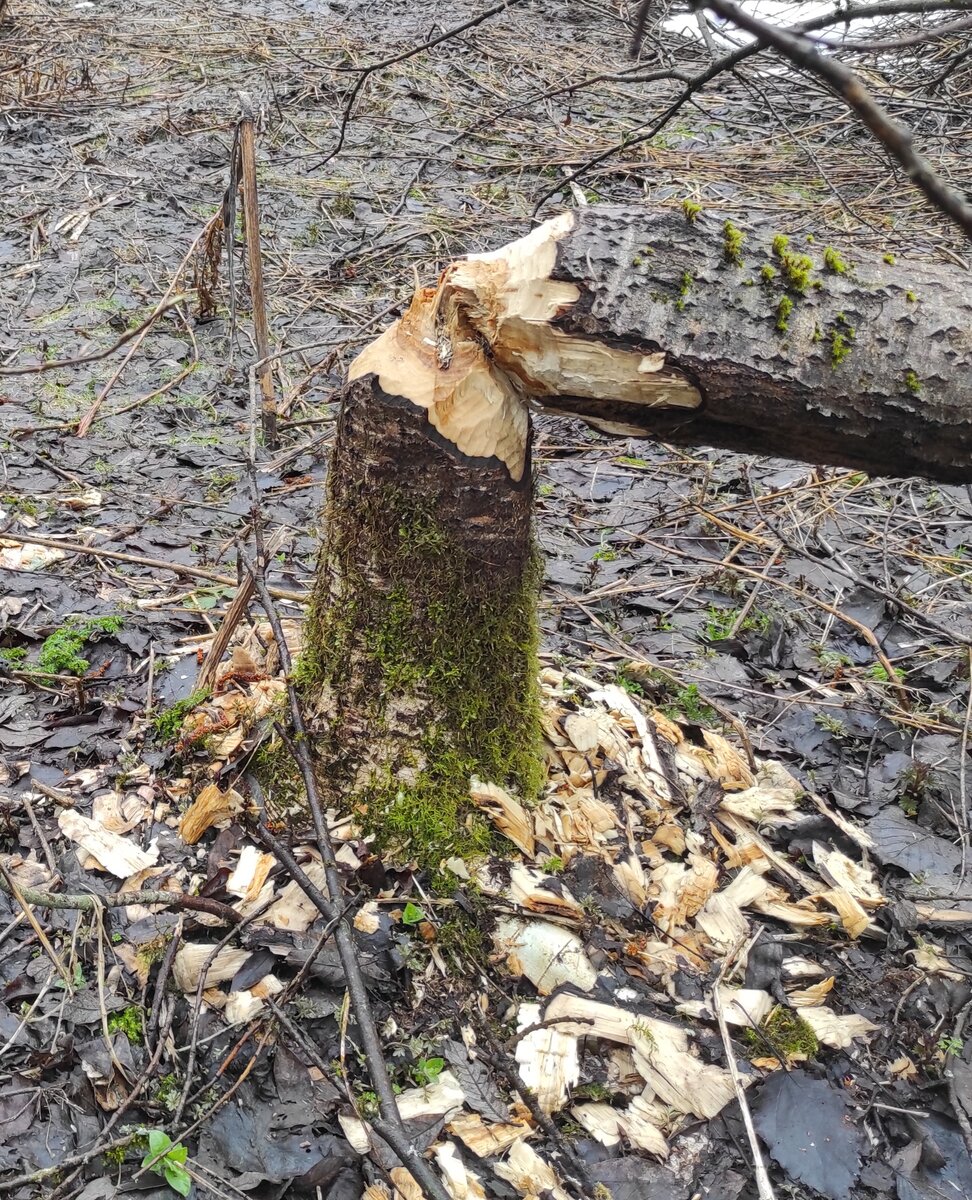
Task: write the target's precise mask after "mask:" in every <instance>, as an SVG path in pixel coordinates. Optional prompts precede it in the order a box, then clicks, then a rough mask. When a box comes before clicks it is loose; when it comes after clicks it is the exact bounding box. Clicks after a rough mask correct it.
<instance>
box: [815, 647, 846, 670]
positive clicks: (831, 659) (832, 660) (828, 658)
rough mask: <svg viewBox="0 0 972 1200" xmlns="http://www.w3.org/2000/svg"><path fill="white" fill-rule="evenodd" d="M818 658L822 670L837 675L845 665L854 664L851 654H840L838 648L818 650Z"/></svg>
mask: <svg viewBox="0 0 972 1200" xmlns="http://www.w3.org/2000/svg"><path fill="white" fill-rule="evenodd" d="M817 658H818V659H819V660H820V667H821V670H823V671H826V672H828V674H831V675H837V674H839V673H840V672H841V671H843V669H844V668H845V667H851V666H853V665H854V664H853V662H852V660H851V658H850V656H849V655H847V654H839V653H838V652H837V651H836V650H821V651H819V652H818V654H817Z"/></svg>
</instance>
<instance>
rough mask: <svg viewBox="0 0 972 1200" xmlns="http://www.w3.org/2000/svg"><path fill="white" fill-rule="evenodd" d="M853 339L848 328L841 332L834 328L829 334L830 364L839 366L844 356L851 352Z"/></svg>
mask: <svg viewBox="0 0 972 1200" xmlns="http://www.w3.org/2000/svg"><path fill="white" fill-rule="evenodd" d="M853 341H854V335H853V333H852V332H851V331H850V330H848V331H847V332H846V333H843V332H842V331H841V330H839V329H835V330H834V331H833V333H832V334H831V335H830V365H831V366H832V367H835V368H836V367H839V366H840V364H841V363H842V362H843V361H844V359H845V358H847V356H848V355H849V354H850V352H851V346H852V343H853Z"/></svg>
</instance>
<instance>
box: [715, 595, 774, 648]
mask: <svg viewBox="0 0 972 1200" xmlns="http://www.w3.org/2000/svg"><path fill="white" fill-rule="evenodd" d="M737 615H738V610H736V609H734V608H719V607H718V605H715V604H710V605H709V607H708V610H707V612H706V621H705V636H706V637H707V638H708V640H709V641H710V642H724V641H725V640H726V638H727V637H728V636H729V632H730V630H731V629H732V627H733V625H734V624H735V623H736V617H737ZM771 620H772V618H771V616H770V614H769V613H768V612H761V611H760V610H759V609H754V610H753V611H752V612H750V613H749V615H748V616H747V617H746V618H745V619H744V620H743V621H742V623H741V624H740V626H739V628H738V630H737V631H736V632H737V633H750V632H753V633H765V632H766V630H767V629H769V626H770V621H771Z"/></svg>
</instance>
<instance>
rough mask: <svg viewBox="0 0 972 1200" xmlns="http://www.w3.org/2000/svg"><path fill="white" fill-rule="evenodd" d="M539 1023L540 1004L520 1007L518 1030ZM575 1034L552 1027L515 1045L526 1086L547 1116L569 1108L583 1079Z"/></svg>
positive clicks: (535, 1032) (529, 1035) (540, 1030)
mask: <svg viewBox="0 0 972 1200" xmlns="http://www.w3.org/2000/svg"><path fill="white" fill-rule="evenodd" d="M539 1023H540V1005H539V1004H532V1003H530V1004H521V1005H520V1008H519V1011H518V1012H517V1027H518V1028H519V1029H520V1030H523V1029H529V1028H530V1026H531V1025H538V1024H539ZM577 1042H578V1038H577V1035H576V1034H575V1033H568V1032H565V1031H563V1030H562V1029H560V1028H559V1026H556V1025H552V1026H549V1027H547V1028H544V1029H534V1030H533V1032H532V1033H528V1034H526V1035H525V1036H524V1037H521V1038H520V1040H519V1041H518V1042H517V1044H516V1061H517V1063H518V1064H519V1066H520V1074H521V1076H522V1077H523V1082H524V1083H525V1084H526V1085H527V1087H529V1088H530V1089H531V1091H532V1092H533V1093H534V1096H535V1097H536V1101H537V1103H538V1104H539V1106H540V1108H541V1110H542V1111H543V1112H545V1113H547V1114H548V1115H549V1114H550V1113H555V1112H560V1110H561V1109H562V1108H563V1107H564V1105H566V1103H567V1099H568V1096H569V1094H570V1089H571V1088H572V1087H573V1086H574V1085H575V1084H576V1083H577V1082H578V1080H579V1079H580V1052H579V1049H578V1045H577Z"/></svg>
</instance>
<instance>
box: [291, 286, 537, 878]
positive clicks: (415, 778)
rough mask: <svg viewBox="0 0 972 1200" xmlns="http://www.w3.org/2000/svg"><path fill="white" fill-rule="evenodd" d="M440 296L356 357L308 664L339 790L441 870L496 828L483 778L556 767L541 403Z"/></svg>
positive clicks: (377, 827) (326, 754) (513, 781)
mask: <svg viewBox="0 0 972 1200" xmlns="http://www.w3.org/2000/svg"><path fill="white" fill-rule="evenodd" d="M428 300H429V293H426V292H422V293H420V294H419V296H418V297H416V301H415V303H414V304H413V306H412V309H411V311H410V313H409V314H408V315H407V316H406V317H405V318H403V321H402V323H401V331H400V340H399V342H398V344H397V345H396V346H395V347H394V348H391V349H388V348H387V343H386V342H384V341H383V340H381V339H380V340H379V342H378V343H377V344H376V345H375V346H373V347H372V348H371V350H370V351H365V353H364V354H362V355H361V357H360V358H359V359H358V361H357V362H356V363H355V365H354V367H353V368H352V372H351V374H352V382H351V383H350V384H349V386H348V388H347V389H346V392H345V395H344V399H343V405H342V410H341V415H340V420H339V423H338V431H337V439H336V445H335V449H334V453H333V457H332V461H331V468H330V476H329V486H328V497H327V502H326V506H325V522H326V526H325V542H324V547H323V550H322V556H321V561H320V565H319V569H318V575H317V580H316V584H315V592H314V596H313V600H312V604H311V609H310V614H309V621H308V627H307V636H306V638H305V646H306V647H307V649H306V650H305V653H304V658H303V662H302V664H301V670H302V674H303V676H304V681H305V682H304V691H305V696H306V697H307V698H308V700H309V702H310V703H309V711H310V715H311V717H312V719H313V724H314V726H315V728H316V730H317V734H318V741H317V752H318V757H319V760H320V761H321V763H322V781H323V783H324V785H325V787H326V788H327V790H328V792H329V795H330V796H331V798H332V799H333V801H334V802H335V803H339V804H340V806H341V807H342V809H343V810H344V811H347V807H348V805H350V806H351V807H352V808H353V809H354V810H355V811H356V813H357V814H358V816H359V818H360V820H361V822H362V824H363V826H364V827H365V828H366V829H368V830H369V831H372V832H374V833H376V834H377V835H378V837H379V840H380V842H381V843H382V844H387V843H389V842H392V843H394V844H395V845H396V847H397V848H398V849H400V850H403V851H404V852H405V853H407V854H411V855H413V856H415V857H417V858H418V859H419V861H421V862H422V864H423V865H424V866H430V867H432V868H433V869H436V868H437V867H438V866H439V864H440V863H441V862H442V861H444V860H445V859H447V858H449V857H451V856H454V855H459V856H462V855H464V854H467V853H469V852H470V851H474V850H476V849H480V850H482V849H485V848H486V847H487V846H488V844H489V838H490V834H489V830H488V826H487V824H486V822H485V821H484V820H482V819H479V818H476V817H474V816H472V815H470V814H469V812H468V807H469V806H468V797H469V784H470V779H471V778H472V777H473V776H478V777H480V778H481V779H483V780H485V781H489V782H492V783H498V784H501V785H503V786H505V787H508V788H511V789H512V790H513V791H514V792H516V793H518V794H519V795H521V796H522V797H524V798H528V799H530V798H533V797H535V796H536V795H537V794H538V792H539V789H540V786H541V783H542V778H543V768H542V761H541V740H540V720H539V706H538V701H537V659H536V649H537V618H536V606H537V593H538V588H539V577H540V563H539V559H538V556H537V553H536V549H535V546H534V544H533V540H532V530H531V509H532V501H533V480H532V473H531V467H530V423H529V418H528V414H527V412H526V409H525V407H524V405H523V402H522V400H521V398H520V396H519V395H518V393H517V392H516V390H515V389H514V388H513V387H512V386H511V385H510V383H509V381H508V380H507V379H506V378H505V377H504V376H503V374H502V373H501V372H497V371H496V370H495V369H494V368H493V367H492V365H491V364H490V363H489V361H488V359H487V358H486V356H485V355H484V353H483V351H482V348H481V347H480V346H479V344H478V342H477V343H468V344H467V343H464V342H462V341H460V340H459V339H456V341H455V345H454V349H452V350H450V349H449V348H448V347H447V344H446V343H445V342H444V341H442V340H441V339H440V338H438V334H437V329H436V326H435V322H434V320H432V319H430V318H429V316H428V310H427V303H428ZM447 355H448V356H449V357H448V361H447V357H446V356H447ZM372 367H374V370H372Z"/></svg>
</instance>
